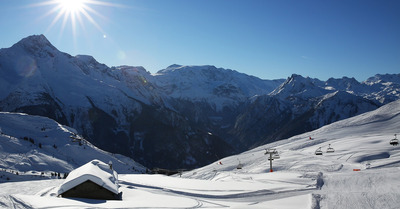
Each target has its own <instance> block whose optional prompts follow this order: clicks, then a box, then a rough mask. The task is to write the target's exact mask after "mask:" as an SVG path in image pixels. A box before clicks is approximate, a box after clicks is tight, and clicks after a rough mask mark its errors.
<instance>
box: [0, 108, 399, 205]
mask: <svg viewBox="0 0 400 209" xmlns="http://www.w3.org/2000/svg"><path fill="white" fill-rule="evenodd" d="M399 128H400V101H395V102H392V103H389V104H387V105H385V106H383V107H381V108H379V109H377V110H375V111H372V112H368V113H365V114H362V115H359V116H356V117H353V118H349V119H346V120H342V121H338V122H336V123H333V124H331V125H328V126H324V127H322V128H320V129H318V130H315V131H312V132H309V133H305V134H301V135H297V136H294V137H291V138H289V139H285V140H282V141H278V142H275V143H271V144H267V145H264V146H261V147H257V148H255V149H252V150H249V151H247V152H244V153H241V154H239V155H235V156H230V157H227V158H224V159H219V160H218V161H216V162H215V163H213V164H210V165H208V166H205V167H202V168H199V169H196V170H192V171H187V172H183V173H182V174H178V175H176V176H172V177H168V176H162V175H147V174H146V175H145V174H120V175H119V185H120V188H119V191H120V192H122V201H108V200H107V201H105V200H88V199H68V198H59V197H56V191H57V189H58V186H59V185H61V184H62V182H61V181H60V180H46V181H31V183H30V184H27V183H26V181H22V180H21V182H7V183H2V184H1V185H0V186H1V192H0V207H4V208H278V209H279V208H312V209H321V208H357V209H358V208H359V209H361V208H362V209H364V208H393V209H394V208H399V205H400V190H399V188H400V180H399V179H398V174H399V172H400V167H399V166H400V148H399V147H398V146H391V145H390V144H389V141H390V140H391V139H392V138H393V137H394V134H396V133H399ZM309 137H311V138H312V139H311V140H310V139H309ZM329 144H331V147H332V148H334V149H335V152H334V153H326V149H327V148H328V145H329ZM319 147H321V148H322V150H323V151H324V153H323V155H320V156H317V155H315V154H314V151H315V150H316V149H317V148H319ZM267 148H275V149H276V150H277V151H278V153H279V155H280V159H275V160H274V161H273V170H274V172H269V169H270V168H269V161H268V160H267V156H266V155H265V154H264V153H265V149H267ZM239 163H240V164H242V165H243V167H242V169H237V168H236V167H237V165H238V164H239ZM117 171H118V170H117ZM41 182H43V183H41ZM19 187H20V188H22V187H23V188H24V190H21V191H20V192H18V191H16V189H15V188H19Z"/></svg>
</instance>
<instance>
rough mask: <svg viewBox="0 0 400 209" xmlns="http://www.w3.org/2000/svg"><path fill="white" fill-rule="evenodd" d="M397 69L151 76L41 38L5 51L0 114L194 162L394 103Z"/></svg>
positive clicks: (109, 145)
mask: <svg viewBox="0 0 400 209" xmlns="http://www.w3.org/2000/svg"><path fill="white" fill-rule="evenodd" d="M399 76H400V74H398V75H376V76H375V77H373V78H370V79H368V80H367V81H365V82H362V83H360V82H358V81H356V80H355V79H351V78H342V79H329V80H328V81H326V82H325V81H320V80H318V79H312V78H308V77H307V78H304V77H302V76H300V75H292V76H291V77H289V78H288V79H287V80H286V81H285V80H283V79H282V80H262V79H259V78H256V77H254V76H249V75H246V74H243V73H239V72H236V71H233V70H227V69H222V68H216V67H214V66H209V65H206V66H181V65H171V66H169V67H168V68H166V69H164V70H160V71H159V72H158V73H157V74H154V75H152V74H151V73H149V72H147V71H146V70H145V69H144V68H143V67H131V66H119V67H111V68H110V67H108V66H106V65H104V64H101V63H98V62H97V61H96V60H95V59H94V58H93V57H91V56H87V55H78V56H71V55H68V54H66V53H63V52H60V51H58V50H57V49H56V48H55V47H54V46H53V45H52V44H51V43H50V42H49V41H48V40H47V39H46V38H45V37H44V36H43V35H35V36H30V37H27V38H25V39H23V40H21V41H20V42H18V43H16V44H15V45H13V46H12V47H10V48H5V49H1V50H0V111H7V112H24V113H28V114H32V115H41V116H46V117H49V118H52V119H54V120H56V121H57V122H59V123H61V124H63V125H68V126H70V127H73V128H74V129H76V130H77V131H78V132H79V133H80V134H81V135H83V136H84V137H85V138H86V139H88V140H89V141H90V142H91V143H93V144H94V145H96V146H98V147H99V148H101V149H104V150H107V151H110V152H113V153H120V154H124V155H126V156H129V157H132V158H134V159H135V160H137V161H138V162H140V163H142V164H143V165H145V166H147V167H162V168H182V167H185V168H193V167H198V166H200V165H205V164H207V163H209V162H211V161H213V160H215V159H216V158H221V157H223V156H227V155H230V154H232V153H234V152H237V151H244V150H247V149H248V148H249V147H254V146H256V145H260V144H263V143H266V142H269V141H275V140H280V139H282V138H286V137H289V136H293V135H295V134H299V133H303V132H305V131H310V130H314V129H316V128H319V127H321V126H323V125H326V124H329V123H332V122H335V121H338V120H341V119H345V118H348V117H351V116H354V115H357V114H361V113H364V112H366V111H370V110H374V109H376V108H378V107H379V106H381V105H383V104H387V103H388V102H390V101H394V100H397V99H399V97H400V84H399Z"/></svg>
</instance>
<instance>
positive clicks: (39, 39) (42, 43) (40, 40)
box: [12, 34, 58, 56]
mask: <svg viewBox="0 0 400 209" xmlns="http://www.w3.org/2000/svg"><path fill="white" fill-rule="evenodd" d="M15 47H21V48H23V49H25V50H27V51H29V52H30V53H34V54H36V53H40V51H46V52H52V51H58V50H57V49H56V47H54V46H53V45H52V44H51V43H50V41H49V40H48V39H47V38H46V37H45V36H44V35H43V34H41V35H32V36H28V37H26V38H23V39H22V40H21V41H19V42H18V43H16V44H14V45H13V46H12V48H15ZM47 54H49V55H50V56H54V55H53V54H52V53H47Z"/></svg>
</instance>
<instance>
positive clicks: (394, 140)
mask: <svg viewBox="0 0 400 209" xmlns="http://www.w3.org/2000/svg"><path fill="white" fill-rule="evenodd" d="M390 145H393V146H397V145H399V140H398V139H397V134H395V135H394V139H392V140H390Z"/></svg>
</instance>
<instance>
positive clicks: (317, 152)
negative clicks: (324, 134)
mask: <svg viewBox="0 0 400 209" xmlns="http://www.w3.org/2000/svg"><path fill="white" fill-rule="evenodd" d="M315 155H322V150H321V147H319V148H318V149H317V150H315Z"/></svg>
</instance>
